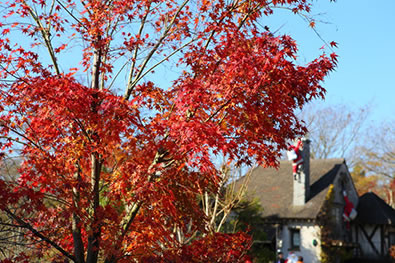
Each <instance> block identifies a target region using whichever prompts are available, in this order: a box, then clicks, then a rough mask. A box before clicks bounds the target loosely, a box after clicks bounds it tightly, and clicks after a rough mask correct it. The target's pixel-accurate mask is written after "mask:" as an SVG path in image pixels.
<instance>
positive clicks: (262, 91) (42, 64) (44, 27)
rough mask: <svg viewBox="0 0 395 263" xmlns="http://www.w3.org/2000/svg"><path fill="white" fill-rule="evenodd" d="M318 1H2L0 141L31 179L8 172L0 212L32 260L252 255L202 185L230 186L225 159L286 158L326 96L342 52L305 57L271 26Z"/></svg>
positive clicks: (0, 183)
mask: <svg viewBox="0 0 395 263" xmlns="http://www.w3.org/2000/svg"><path fill="white" fill-rule="evenodd" d="M310 4H311V3H310V1H307V0H276V1H275V0H272V1H265V0H249V1H244V0H233V1H222V0H217V1H214V0H212V1H208V0H198V1H188V0H185V1H183V2H180V1H176V0H165V1H162V0H144V1H142V0H140V1H134V0H128V1H125V0H105V1H103V0H81V1H72V0H52V1H46V0H30V1H28V0H15V1H11V2H6V3H3V4H1V5H2V12H4V17H3V22H2V23H1V24H0V27H1V29H0V34H1V40H0V64H1V69H0V78H1V80H2V81H1V83H0V85H1V91H0V111H1V114H0V133H1V139H0V142H1V151H2V153H3V155H2V156H3V157H4V156H5V155H8V156H10V155H13V154H14V155H16V154H18V155H20V158H22V164H21V167H20V169H19V174H20V175H19V177H18V178H17V180H15V181H13V182H10V181H7V180H3V179H2V180H0V197H1V203H0V209H1V210H2V211H3V213H5V214H6V215H7V216H8V217H10V218H11V219H12V220H13V221H14V224H15V225H17V226H19V227H20V228H23V229H25V230H26V235H25V238H26V239H28V240H31V241H32V243H30V246H31V248H33V247H34V248H36V249H37V250H36V253H35V255H34V256H35V257H36V258H44V259H47V260H48V261H50V260H51V262H64V260H65V259H66V260H71V261H72V262H77V263H83V262H84V263H85V262H86V263H95V262H99V261H100V262H107V263H110V262H162V261H163V262H239V261H241V260H242V259H243V257H244V256H245V252H246V249H248V246H249V244H250V239H249V237H248V236H246V235H245V234H243V233H238V234H232V235H231V234H223V233H211V232H210V231H208V230H207V229H206V228H205V226H204V220H205V219H204V218H205V217H204V216H203V215H204V214H203V213H202V211H201V208H200V206H199V203H198V200H197V196H198V194H199V193H201V192H202V191H205V190H207V189H213V191H215V189H216V187H217V186H218V179H219V178H218V175H219V171H218V168H217V167H216V165H215V156H217V155H221V156H226V157H227V158H228V159H229V160H232V161H233V162H235V163H237V164H251V162H252V161H258V162H259V163H261V164H264V165H270V166H275V165H276V159H277V157H278V156H279V152H280V150H282V149H285V148H286V142H287V141H288V140H289V139H294V138H295V137H297V136H300V135H302V134H304V133H305V127H304V126H303V123H301V122H299V121H298V119H297V118H296V117H295V115H294V110H295V109H297V108H300V107H302V106H303V105H304V104H305V103H306V102H308V101H310V100H311V99H314V98H317V97H323V96H324V93H325V90H324V89H323V88H322V86H321V84H320V83H321V81H322V80H323V79H324V77H325V76H326V75H327V74H328V73H329V72H330V71H331V70H332V69H333V68H334V66H335V64H336V56H335V55H334V54H332V55H330V56H329V57H327V56H326V55H325V54H323V55H322V56H321V57H319V58H317V59H316V60H314V61H312V62H310V63H309V64H307V65H306V66H300V65H296V62H295V61H296V52H297V47H296V44H295V42H294V40H293V39H292V38H291V37H290V36H287V35H279V36H276V35H274V34H272V33H271V32H269V31H267V30H264V29H262V28H261V26H260V25H259V23H258V22H259V20H260V19H261V18H262V17H265V16H268V15H270V14H271V13H272V12H273V8H274V7H276V6H287V7H289V8H291V9H292V10H293V11H294V12H295V13H298V12H308V11H309V10H310ZM154 70H155V71H156V72H154ZM167 74H168V75H167ZM121 75H123V76H124V78H121V77H120V76H121ZM158 75H159V77H157V76H158ZM166 77H168V78H171V79H174V81H167V82H166V81H164V80H165V79H166ZM158 78H159V79H160V78H162V80H158ZM122 87H125V88H122ZM12 151H13V152H12ZM176 228H178V229H182V230H183V231H182V232H183V233H185V236H184V237H183V238H182V240H187V241H188V242H181V241H180V237H179V236H177V235H176V234H175V229H176ZM189 233H190V234H189ZM196 233H198V234H196ZM30 256H31V255H29V254H28V253H26V252H22V253H20V254H19V255H18V256H17V255H15V258H14V259H13V260H14V261H24V260H25V261H26V262H27V261H28V258H29V257H30ZM10 260H11V259H10Z"/></svg>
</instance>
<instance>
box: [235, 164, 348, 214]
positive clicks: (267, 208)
mask: <svg viewBox="0 0 395 263" xmlns="http://www.w3.org/2000/svg"><path fill="white" fill-rule="evenodd" d="M343 164H344V159H325V160H310V185H311V188H310V198H309V200H308V201H307V203H306V204H305V205H304V206H299V207H295V206H293V205H292V202H293V177H292V163H291V162H290V161H281V162H280V167H279V168H278V169H274V168H263V167H256V168H254V169H253V171H252V174H251V178H250V181H249V184H248V193H247V197H248V198H249V199H256V198H257V199H259V201H260V203H261V205H262V207H263V217H265V218H266V219H276V218H283V219H287V218H288V219H298V218H300V219H315V218H316V217H317V215H318V213H319V212H320V209H321V207H322V205H323V203H324V201H325V196H326V193H327V192H328V189H329V186H330V184H332V183H333V181H334V179H335V177H336V175H337V173H338V171H339V168H340V167H341V166H342V165H343ZM242 180H243V178H242V179H241V180H240V181H239V182H238V184H240V183H241V181H242Z"/></svg>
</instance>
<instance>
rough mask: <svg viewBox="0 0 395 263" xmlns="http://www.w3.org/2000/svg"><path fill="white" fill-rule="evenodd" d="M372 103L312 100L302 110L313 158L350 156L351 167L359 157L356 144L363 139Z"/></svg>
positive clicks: (348, 159) (347, 157)
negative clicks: (353, 104)
mask: <svg viewBox="0 0 395 263" xmlns="http://www.w3.org/2000/svg"><path fill="white" fill-rule="evenodd" d="M369 113H370V106H368V105H367V106H365V107H363V108H360V109H357V110H354V109H352V108H351V107H350V106H347V105H328V106H327V105H325V104H324V103H318V104H310V105H308V106H307V107H305V108H304V109H303V111H302V112H301V113H300V118H301V119H303V120H304V121H305V122H306V126H307V128H308V130H309V132H308V137H309V138H310V140H311V141H312V143H311V150H310V151H311V153H310V154H311V158H313V159H327V158H346V160H347V164H348V166H350V167H351V168H352V167H353V166H354V165H355V163H356V162H357V161H358V160H357V158H358V154H357V151H356V148H357V147H359V146H360V145H361V143H363V135H364V127H365V126H364V125H365V124H366V122H367V118H368V116H369Z"/></svg>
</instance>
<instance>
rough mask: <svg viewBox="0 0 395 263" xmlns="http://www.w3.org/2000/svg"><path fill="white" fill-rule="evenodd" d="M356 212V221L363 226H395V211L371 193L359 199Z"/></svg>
mask: <svg viewBox="0 0 395 263" xmlns="http://www.w3.org/2000/svg"><path fill="white" fill-rule="evenodd" d="M373 211H374V212H373ZM357 212H358V216H357V221H358V222H360V223H363V224H382V225H387V224H388V225H389V224H395V210H394V209H393V208H392V207H391V206H389V205H388V204H387V203H386V202H385V201H384V200H383V199H381V198H380V197H378V196H377V195H376V194H375V193H372V192H370V193H366V194H364V195H362V196H361V197H360V198H359V203H358V206H357Z"/></svg>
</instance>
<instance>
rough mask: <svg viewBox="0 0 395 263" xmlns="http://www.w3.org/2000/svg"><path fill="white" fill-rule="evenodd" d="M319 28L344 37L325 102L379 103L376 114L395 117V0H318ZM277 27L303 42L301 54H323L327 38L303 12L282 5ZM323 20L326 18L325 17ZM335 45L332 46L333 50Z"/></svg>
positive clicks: (337, 37) (332, 38)
mask: <svg viewBox="0 0 395 263" xmlns="http://www.w3.org/2000/svg"><path fill="white" fill-rule="evenodd" d="M313 3H314V8H313V10H312V12H311V15H312V16H313V17H314V18H315V19H316V20H317V22H316V30H317V31H318V33H319V34H320V36H321V37H322V38H323V39H324V40H326V41H328V42H330V41H335V42H337V43H338V48H337V49H334V51H335V52H336V53H337V54H338V55H339V64H338V67H337V69H336V71H335V72H332V73H331V75H330V76H329V77H328V78H327V80H326V81H325V83H324V87H325V88H326V89H327V95H326V100H325V103H328V104H338V103H343V104H349V105H351V106H352V107H356V108H358V107H363V106H364V105H366V104H369V103H371V104H372V105H373V109H372V114H371V119H373V120H377V121H382V120H386V119H392V120H394V119H395V13H394V12H395V11H394V10H395V0H381V1H371V0H337V1H336V2H330V1H329V0H316V1H313ZM267 20H268V21H267V22H268V23H267V24H269V25H270V29H271V30H277V29H278V30H279V32H281V33H287V34H290V35H291V36H292V37H293V38H294V39H295V40H296V41H297V43H298V44H299V45H300V53H299V59H300V61H301V62H308V61H310V60H311V59H313V58H315V57H317V56H318V55H319V54H320V52H321V50H319V49H320V47H321V46H322V45H323V44H324V43H323V42H322V40H321V39H320V37H318V36H317V35H316V33H315V32H314V31H313V30H312V29H311V28H309V27H308V23H307V22H305V21H304V20H303V19H302V18H301V17H299V16H296V15H292V14H290V13H289V11H285V10H276V11H275V17H274V19H273V17H268V18H267ZM318 20H322V21H323V23H321V22H319V21H318ZM329 52H330V50H328V49H327V53H329Z"/></svg>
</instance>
